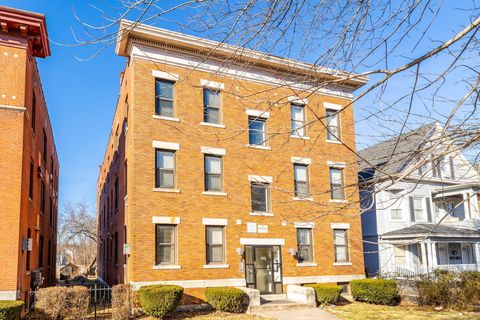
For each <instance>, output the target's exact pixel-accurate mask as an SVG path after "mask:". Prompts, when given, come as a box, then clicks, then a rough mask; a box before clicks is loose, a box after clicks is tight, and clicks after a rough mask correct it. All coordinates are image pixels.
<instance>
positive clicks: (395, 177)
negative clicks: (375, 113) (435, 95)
mask: <svg viewBox="0 0 480 320" xmlns="http://www.w3.org/2000/svg"><path fill="white" fill-rule="evenodd" d="M446 136H448V134H446V133H445V132H444V131H443V128H442V127H441V126H440V125H439V124H438V123H432V124H428V125H425V126H423V127H420V128H418V129H416V130H413V131H410V132H408V133H406V134H403V135H400V136H397V137H395V138H392V139H390V140H388V141H385V142H381V143H379V144H376V145H374V146H371V147H368V148H366V149H364V150H362V151H359V170H360V173H359V180H360V185H361V189H360V198H361V207H362V210H363V212H362V232H363V240H364V258H365V268H366V271H367V273H368V274H369V275H378V274H391V273H393V274H418V273H424V272H426V271H432V270H434V269H448V270H454V271H462V270H480V245H479V243H480V231H479V230H480V213H479V206H478V199H477V193H478V192H479V178H478V173H477V171H476V170H475V168H474V167H473V166H472V164H471V163H470V162H469V161H468V160H467V159H466V158H465V155H464V154H463V153H462V152H461V151H459V148H458V147H456V146H455V145H454V144H453V143H452V142H451V140H450V139H449V138H448V137H446ZM392 154H393V156H392Z"/></svg>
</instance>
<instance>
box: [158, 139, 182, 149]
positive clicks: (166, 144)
mask: <svg viewBox="0 0 480 320" xmlns="http://www.w3.org/2000/svg"><path fill="white" fill-rule="evenodd" d="M152 147H154V148H155V149H165V150H180V144H179V143H175V142H166V141H156V140H153V141H152Z"/></svg>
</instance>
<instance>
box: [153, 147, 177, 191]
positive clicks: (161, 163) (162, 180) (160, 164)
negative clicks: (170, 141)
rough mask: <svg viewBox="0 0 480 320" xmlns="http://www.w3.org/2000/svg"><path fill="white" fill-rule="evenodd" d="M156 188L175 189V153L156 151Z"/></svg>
mask: <svg viewBox="0 0 480 320" xmlns="http://www.w3.org/2000/svg"><path fill="white" fill-rule="evenodd" d="M156 153H157V156H156V179H155V187H156V188H174V187H175V152H174V151H168V150H157V151H156Z"/></svg>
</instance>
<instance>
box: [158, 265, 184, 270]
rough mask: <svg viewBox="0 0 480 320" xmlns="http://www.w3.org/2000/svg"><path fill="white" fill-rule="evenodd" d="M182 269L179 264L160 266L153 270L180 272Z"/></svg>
mask: <svg viewBox="0 0 480 320" xmlns="http://www.w3.org/2000/svg"><path fill="white" fill-rule="evenodd" d="M179 269H182V266H181V265H178V264H159V265H156V266H153V270H179Z"/></svg>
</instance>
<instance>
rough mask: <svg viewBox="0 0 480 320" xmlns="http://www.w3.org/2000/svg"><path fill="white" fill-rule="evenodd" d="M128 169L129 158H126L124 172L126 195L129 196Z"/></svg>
mask: <svg viewBox="0 0 480 320" xmlns="http://www.w3.org/2000/svg"><path fill="white" fill-rule="evenodd" d="M127 169H128V163H127V160H125V173H124V174H125V176H124V177H125V196H127V186H128V184H127V182H128V175H127V173H128V170H127Z"/></svg>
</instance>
